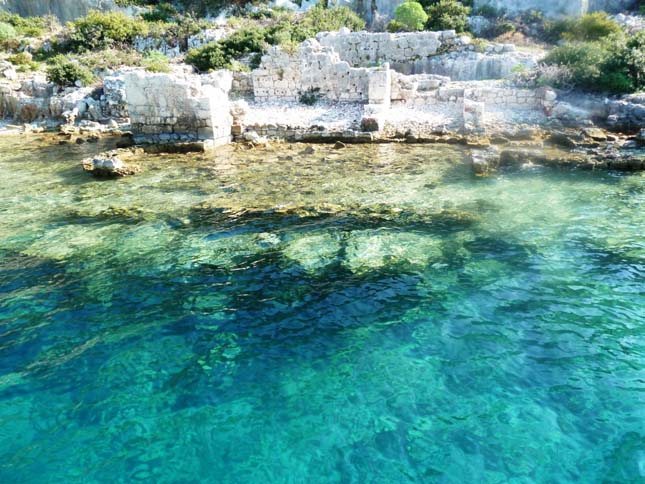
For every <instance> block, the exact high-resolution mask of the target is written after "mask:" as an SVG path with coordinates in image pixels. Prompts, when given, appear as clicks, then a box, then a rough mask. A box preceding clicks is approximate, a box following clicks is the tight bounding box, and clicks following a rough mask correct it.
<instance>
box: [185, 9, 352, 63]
mask: <svg viewBox="0 0 645 484" xmlns="http://www.w3.org/2000/svg"><path fill="white" fill-rule="evenodd" d="M235 23H236V25H237V26H238V28H239V30H237V31H236V32H235V33H234V34H232V35H230V36H229V37H226V38H224V39H222V40H219V41H217V42H211V43H209V44H207V45H205V46H202V47H200V48H197V49H191V50H190V51H188V54H187V55H186V62H188V63H189V64H191V65H193V66H195V67H196V68H197V69H198V70H200V71H209V70H212V69H227V68H230V67H231V65H233V61H234V60H240V59H241V58H243V57H247V56H251V65H252V66H257V65H258V64H259V60H260V56H261V54H262V53H264V51H265V50H266V48H267V46H269V45H282V46H284V47H285V48H290V49H292V48H293V46H294V45H295V44H296V43H299V42H302V41H303V40H305V39H308V38H310V37H314V36H315V35H316V34H317V33H318V32H321V31H329V30H339V29H340V28H342V27H347V28H349V29H351V30H360V29H363V28H364V27H365V22H364V21H363V20H362V19H361V18H360V17H358V16H357V15H356V14H355V13H354V12H353V11H351V10H349V9H348V8H345V7H339V8H331V9H327V8H325V7H324V6H323V5H322V4H318V5H316V6H315V7H313V8H311V9H310V10H309V11H308V12H307V13H306V14H305V15H304V16H302V17H301V18H300V19H299V20H297V19H296V18H295V17H294V16H293V14H291V13H288V12H274V13H273V14H272V18H271V22H270V23H268V22H267V23H265V24H264V25H263V24H259V23H254V22H250V21H248V20H247V21H240V20H236V21H235Z"/></svg>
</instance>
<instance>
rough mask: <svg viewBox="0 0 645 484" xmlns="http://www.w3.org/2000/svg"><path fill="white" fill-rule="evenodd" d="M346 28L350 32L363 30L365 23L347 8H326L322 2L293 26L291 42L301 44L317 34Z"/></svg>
mask: <svg viewBox="0 0 645 484" xmlns="http://www.w3.org/2000/svg"><path fill="white" fill-rule="evenodd" d="M343 27H346V28H348V29H349V30H352V31H354V32H355V31H359V30H363V29H364V28H365V21H364V20H363V19H362V18H361V17H359V16H358V14H356V13H355V12H354V11H353V10H351V9H349V8H347V7H334V8H326V7H325V6H324V5H323V3H322V2H320V3H318V4H317V5H316V6H315V7H313V8H311V9H309V10H308V11H307V13H306V14H305V15H304V17H303V18H302V19H301V20H300V22H298V23H297V25H295V26H294V34H293V35H292V37H293V40H295V41H297V42H302V41H303V40H305V39H308V38H310V37H315V36H316V34H317V33H318V32H333V31H336V30H340V29H341V28H343Z"/></svg>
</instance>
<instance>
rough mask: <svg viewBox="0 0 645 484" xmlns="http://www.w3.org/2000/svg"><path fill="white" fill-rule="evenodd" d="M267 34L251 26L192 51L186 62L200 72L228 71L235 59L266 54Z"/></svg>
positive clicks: (259, 28)
mask: <svg viewBox="0 0 645 484" xmlns="http://www.w3.org/2000/svg"><path fill="white" fill-rule="evenodd" d="M266 34H267V31H266V29H264V28H262V27H258V26H249V27H247V28H244V29H242V30H238V31H237V32H235V33H234V34H232V35H230V36H228V37H226V38H225V39H222V40H220V41H217V42H211V43H209V44H206V45H204V46H202V47H200V48H197V49H191V50H190V51H188V54H187V55H186V62H187V63H189V64H191V65H193V66H195V67H196V68H197V69H198V70H200V71H209V70H212V69H226V68H228V67H229V66H230V65H231V62H232V61H233V60H235V59H240V58H241V57H244V56H245V55H248V54H254V53H255V54H259V53H261V52H264V49H265V46H266V40H265V37H266Z"/></svg>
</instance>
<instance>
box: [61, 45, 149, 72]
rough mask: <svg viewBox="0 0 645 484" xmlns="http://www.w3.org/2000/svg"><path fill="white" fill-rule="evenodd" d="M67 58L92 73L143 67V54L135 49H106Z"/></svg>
mask: <svg viewBox="0 0 645 484" xmlns="http://www.w3.org/2000/svg"><path fill="white" fill-rule="evenodd" d="M67 57H68V58H71V59H75V60H76V61H77V62H79V63H80V64H81V65H83V66H85V67H87V68H88V69H90V70H91V71H106V70H108V69H116V68H118V67H121V66H139V65H141V54H139V53H138V52H137V51H135V50H133V49H105V50H97V51H92V52H84V53H83V54H80V55H71V56H70V55H69V54H68V56H67Z"/></svg>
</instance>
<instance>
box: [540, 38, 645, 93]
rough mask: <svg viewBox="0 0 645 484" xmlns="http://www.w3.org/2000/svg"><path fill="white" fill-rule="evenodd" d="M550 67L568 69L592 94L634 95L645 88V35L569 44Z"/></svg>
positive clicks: (551, 60) (553, 57)
mask: <svg viewBox="0 0 645 484" xmlns="http://www.w3.org/2000/svg"><path fill="white" fill-rule="evenodd" d="M545 63H546V64H548V65H557V66H562V67H565V68H567V69H568V70H569V71H570V72H571V76H572V82H573V84H574V85H575V86H577V87H580V88H583V89H587V90H590V91H601V92H610V93H626V92H633V91H636V90H639V89H643V88H645V32H639V33H638V34H636V35H634V36H631V37H630V38H629V39H628V38H626V37H625V35H624V34H622V33H618V34H612V35H609V36H607V37H604V38H602V39H601V40H596V41H592V42H568V43H566V44H564V45H561V46H559V47H557V48H555V49H553V50H552V51H551V52H550V53H549V55H548V56H547V57H546V59H545Z"/></svg>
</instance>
